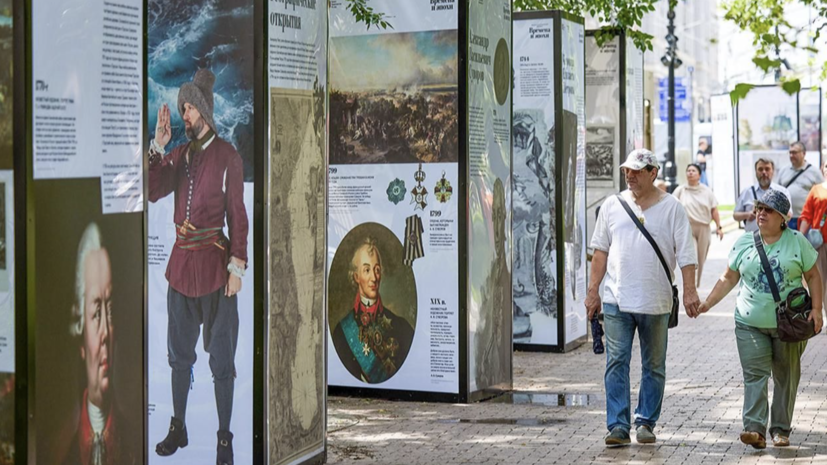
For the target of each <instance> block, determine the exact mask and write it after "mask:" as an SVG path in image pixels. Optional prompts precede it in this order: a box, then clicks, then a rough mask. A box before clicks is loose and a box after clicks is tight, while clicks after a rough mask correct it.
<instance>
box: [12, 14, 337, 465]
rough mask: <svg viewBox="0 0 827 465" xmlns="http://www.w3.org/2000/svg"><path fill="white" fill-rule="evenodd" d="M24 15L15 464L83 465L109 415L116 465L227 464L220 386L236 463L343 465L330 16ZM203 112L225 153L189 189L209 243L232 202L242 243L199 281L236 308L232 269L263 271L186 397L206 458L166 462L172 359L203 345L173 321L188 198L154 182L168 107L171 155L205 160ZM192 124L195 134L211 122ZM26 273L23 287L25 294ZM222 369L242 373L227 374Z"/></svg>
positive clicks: (179, 455)
mask: <svg viewBox="0 0 827 465" xmlns="http://www.w3.org/2000/svg"><path fill="white" fill-rule="evenodd" d="M2 6H3V4H2V3H0V7H2ZM13 6H14V9H13V12H14V28H15V47H14V48H13V50H14V54H15V57H14V65H15V66H14V79H15V82H14V88H15V89H16V90H17V92H15V93H14V96H15V99H14V105H15V108H14V131H15V132H14V157H13V158H14V162H13V167H14V173H15V175H16V178H15V179H14V183H13V185H14V192H13V193H14V196H12V195H11V194H12V191H11V190H7V191H4V190H3V189H10V188H11V186H12V180H11V178H9V179H6V178H5V177H4V176H6V175H9V176H11V174H10V173H11V172H10V171H3V170H8V169H10V168H11V165H12V163H11V157H8V158H9V160H6V159H5V152H4V153H3V155H2V156H0V193H3V195H4V197H3V199H4V200H5V202H6V203H3V201H0V206H2V208H3V212H6V214H5V216H4V218H5V219H6V220H8V219H9V218H11V217H12V213H11V212H12V211H14V217H15V220H16V221H15V222H14V223H13V224H16V225H18V228H16V229H15V230H14V231H13V232H12V229H11V228H10V225H11V224H12V223H8V224H5V223H4V224H5V225H6V226H9V227H6V228H5V229H3V230H0V241H2V240H5V241H12V240H13V242H11V243H10V244H9V247H8V248H7V251H6V253H5V255H3V254H2V253H0V316H3V313H2V312H3V311H4V310H3V309H4V308H5V307H3V305H6V304H7V303H8V302H9V300H8V299H7V298H6V297H5V294H8V293H9V291H10V290H12V289H13V290H14V291H15V292H13V293H12V294H13V295H14V296H16V297H17V298H16V299H14V300H13V302H14V308H15V313H14V315H15V317H14V318H15V326H14V327H15V330H14V331H15V332H14V340H13V344H12V345H13V346H15V347H17V348H18V350H17V351H16V352H15V354H14V357H15V366H14V367H13V369H14V370H15V372H16V374H15V378H14V379H15V381H14V387H15V391H14V394H15V396H14V399H15V421H14V431H13V433H16V434H14V436H13V437H14V439H13V441H14V445H15V448H14V450H15V459H16V463H44V464H46V463H48V464H51V463H64V460H67V458H68V460H69V461H71V460H72V459H71V457H72V456H73V455H74V454H77V453H82V454H85V453H86V452H84V451H83V450H82V449H80V448H79V446H78V440H77V438H78V437H80V436H81V435H84V434H87V433H88V432H89V426H88V425H89V420H88V419H87V417H88V415H89V413H88V412H98V411H100V412H101V413H102V414H103V415H105V416H106V417H107V418H108V420H107V425H110V426H111V425H115V426H114V427H113V428H114V429H112V430H107V431H109V432H110V434H111V436H109V437H111V438H113V440H114V444H115V445H114V446H112V445H109V449H107V454H109V456H110V457H112V456H115V457H116V459H115V461H116V462H117V463H133V462H134V463H148V464H154V463H163V464H189V463H210V462H212V461H214V460H215V454H216V442H217V441H216V431H217V430H218V429H219V426H218V421H217V419H218V415H217V413H218V412H217V407H216V394H215V392H216V389H217V388H215V387H214V386H218V381H219V379H221V380H227V379H232V380H234V381H231V384H230V385H231V386H234V387H233V390H232V391H230V392H231V393H232V395H231V396H230V398H231V402H232V419H231V423H230V430H231V431H232V433H233V434H234V438H233V449H234V455H235V457H234V458H235V461H236V463H255V464H260V463H269V464H282V463H321V462H322V461H324V458H325V439H324V438H325V431H326V413H325V410H326V392H325V385H326V379H325V365H326V351H325V344H324V338H323V334H324V323H325V307H324V298H325V274H324V273H325V253H324V251H325V228H324V224H325V219H324V218H325V188H326V183H325V182H324V179H325V174H326V171H327V170H326V159H325V153H326V152H325V149H326V145H327V138H326V132H327V131H326V123H325V115H326V85H325V84H326V66H327V56H326V54H327V51H326V38H327V4H326V3H324V2H302V3H301V4H295V5H291V7H290V8H285V3H284V2H274V1H271V2H266V3H265V2H253V1H252V0H249V1H246V2H245V1H238V0H232V1H230V0H216V1H206V0H204V1H195V2H186V4H178V3H170V2H165V1H162V0H121V1H118V2H92V1H79V2H72V4H71V5H66V4H65V3H64V2H62V1H60V0H29V1H24V0H15V1H14V5H13ZM0 11H2V8H0ZM0 24H3V22H0ZM216 31H221V32H220V33H217V32H216ZM2 49H5V48H4V47H2V46H0V50H2ZM296 57H300V59H297V58H296ZM288 58H290V59H288ZM3 76H4V75H3V74H2V73H0V78H2V77H3ZM4 84H5V83H4V82H2V81H0V91H2V90H3V89H4V87H3V86H4ZM179 95H180V96H182V97H183V99H182V100H180V101H179ZM4 101H5V99H4ZM185 103H187V104H191V105H194V106H195V107H196V109H197V110H198V111H199V113H200V115H201V117H202V121H204V122H205V124H207V125H208V126H210V128H211V129H213V130H214V132H215V134H216V138H215V139H212V141H211V142H207V143H205V144H204V145H203V154H202V155H196V154H192V155H191V158H190V160H195V161H193V162H192V170H193V171H192V173H195V174H192V178H190V179H195V180H197V181H195V187H194V190H193V192H195V196H193V197H194V198H193V201H192V205H194V207H193V210H194V211H193V215H192V216H191V219H192V222H191V223H190V222H188V223H189V224H190V225H192V228H191V229H194V230H197V229H198V228H199V227H201V228H207V227H208V226H206V225H199V224H196V223H197V222H198V221H199V220H198V219H197V218H199V216H198V215H199V214H200V212H199V208H201V207H199V206H198V205H199V203H198V202H203V203H202V204H200V205H215V204H216V203H218V204H219V205H222V206H223V204H224V203H226V206H223V208H225V209H226V226H225V227H224V228H222V229H223V230H222V231H220V233H216V234H224V236H226V237H225V239H226V241H223V240H222V241H216V242H215V244H207V246H208V247H207V248H206V249H198V248H196V249H195V250H196V252H195V253H199V252H198V251H200V250H209V251H212V252H214V253H217V254H218V255H217V256H218V257H219V259H218V263H219V266H218V267H217V269H212V268H210V267H209V266H207V265H205V266H203V267H199V266H193V265H192V264H191V262H190V263H188V264H186V265H185V266H184V273H186V274H188V275H191V276H195V278H194V279H195V281H196V282H198V281H199V280H202V279H208V277H209V276H208V275H206V274H205V272H209V271H210V270H212V271H213V272H214V274H216V275H217V276H218V280H219V281H218V282H219V285H220V286H221V289H219V291H218V292H221V291H222V290H224V289H225V286H224V284H223V281H221V280H223V279H226V278H224V276H225V275H224V274H223V273H225V270H224V267H226V266H227V263H226V262H224V259H226V260H227V261H229V259H230V253H231V252H230V251H227V250H226V249H227V248H229V249H231V250H232V254H233V255H232V256H233V257H236V258H239V256H242V257H243V256H245V255H246V263H245V264H244V266H243V267H242V268H246V271H245V272H244V276H243V278H242V279H241V288H240V292H239V293H238V294H237V295H235V296H233V297H229V298H227V297H220V298H219V297H218V296H219V294H215V297H216V298H217V299H227V300H220V301H221V302H224V303H222V304H221V305H226V306H224V307H221V310H220V312H222V313H219V314H218V315H219V316H220V315H230V316H229V317H226V318H219V317H217V318H216V320H212V319H210V320H209V321H206V320H207V319H206V318H204V317H203V316H195V317H194V318H196V320H197V321H196V323H195V327H196V328H197V331H199V332H200V336H199V335H198V333H196V336H197V338H198V339H197V343H196V344H195V348H194V350H195V355H196V357H195V362H194V364H193V365H192V368H191V369H190V370H189V372H188V373H185V378H184V381H185V383H184V385H186V384H187V382H188V383H189V389H188V390H187V392H188V402H187V413H186V426H187V432H188V438H189V445H188V446H187V447H186V448H183V449H180V450H178V451H177V452H176V453H175V454H174V455H172V456H170V457H161V456H159V455H158V454H157V453H156V451H155V445H156V443H158V442H160V441H161V440H162V439H164V437H165V436H166V435H167V433H168V431H169V428H170V418H171V417H172V415H173V406H172V393H171V391H172V389H171V373H172V370H171V362H172V360H171V358H172V357H168V342H169V341H170V340H171V339H172V338H174V337H177V338H180V337H183V336H181V334H182V333H181V332H180V330H179V329H178V327H172V326H173V325H170V324H169V318H170V315H173V314H176V315H180V312H179V313H176V311H175V310H174V309H173V308H172V307H170V308H168V297H169V298H171V297H170V296H171V295H172V294H169V293H171V292H172V288H171V287H170V284H169V283H168V281H167V277H168V275H170V276H174V275H175V273H176V271H175V270H173V269H169V270H168V262H169V259H170V258H169V257H170V254H171V253H173V251H174V250H175V248H176V247H181V248H184V246H190V245H192V244H191V243H188V242H185V241H182V242H179V240H181V235H182V234H183V235H184V236H186V234H185V233H186V230H184V232H182V224H175V222H174V218H173V213H174V212H175V211H176V210H177V208H176V202H177V201H178V200H179V199H180V200H184V199H186V198H187V194H186V193H185V192H186V189H185V188H184V187H180V184H175V183H174V182H173V183H170V184H169V187H166V188H159V187H158V186H159V185H160V186H164V185H166V184H164V183H163V182H161V183H160V184H155V185H154V184H152V180H153V179H155V182H156V183H157V182H158V179H166V178H158V177H156V178H153V176H159V175H158V172H157V171H152V170H151V169H150V164H149V159H148V157H147V153H148V151H149V148H150V141H151V140H153V139H155V138H156V127H157V124H158V120H159V115H163V112H162V111H161V110H162V109H163V108H164V105H166V106H167V107H168V108H169V114H170V116H169V118H170V127H171V134H170V141H169V142H168V143H167V144H166V147H165V151H166V153H167V154H168V155H169V154H171V153H176V150H178V152H177V153H181V154H184V153H186V152H185V151H186V150H188V149H187V148H186V147H187V145H186V144H188V143H189V138H190V137H192V136H188V135H187V134H186V131H185V123H184V121H183V119H182V114H181V113H182V106H183V105H184V104H185ZM3 110H4V107H3V106H2V105H0V117H3V116H4V115H5V113H3ZM191 121H195V122H194V123H193V125H192V127H193V128H195V127H196V125H197V124H198V121H197V120H191ZM0 122H2V120H0ZM160 126H161V127H163V126H164V124H161V125H160ZM0 127H3V126H2V124H0ZM0 136H2V132H0ZM0 144H2V141H1V140H0ZM213 144H215V145H213ZM0 147H5V146H4V145H0ZM176 148H177V149H176ZM216 148H217V150H222V152H220V153H222V154H223V155H221V156H224V157H226V160H229V161H227V162H226V163H227V167H226V168H221V170H218V171H215V173H217V175H216V176H214V177H210V176H208V175H207V174H206V173H208V172H209V171H208V170H207V168H204V170H205V171H203V173H204V174H203V176H202V177H198V174H200V173H201V172H199V171H198V168H199V167H200V166H208V164H209V163H212V160H216V158H215V157H218V156H219V155H217V153H219V152H217V151H211V150H212V149H216ZM170 156H171V155H170ZM202 157H203V158H202ZM170 159H171V158H170ZM175 160H176V161H175V163H173V164H172V165H171V166H173V168H175V169H177V170H178V171H171V172H168V173H173V174H174V176H177V178H173V179H178V180H183V181H182V182H183V183H186V179H187V178H183V177H182V176H185V175H186V176H187V177H188V178H189V176H190V171H188V170H189V168H190V165H189V163H188V162H183V161H182V160H185V158H184V156H183V155H182V156H181V158H178V159H175ZM198 160H200V161H198ZM7 162H8V163H7ZM199 163H202V164H203V165H199ZM7 165H8V166H7ZM153 166H157V165H154V164H153ZM185 168H186V170H187V171H186V173H185V172H184V171H185ZM182 173H183V174H182ZM176 182H177V181H176ZM151 186H155V187H154V188H151ZM172 191H176V193H175V194H172ZM199 192H201V193H205V194H203V195H205V196H208V197H209V198H206V199H205V198H199V197H198V196H199V195H200V194H199ZM179 193H181V195H180V196H179V195H178V194H179ZM170 194H171V195H170ZM190 196H192V194H190ZM210 196H211V197H210ZM12 198H14V206H16V207H17V208H14V209H13V206H12V205H11V203H10V202H11V201H12V200H11V199H12ZM210 201H212V203H210ZM230 204H232V206H233V207H232V212H231V211H230V210H231V207H230ZM183 205H185V204H183V203H180V202H178V209H180V210H179V211H181V212H183ZM203 208H207V207H203ZM202 217H203V216H202ZM188 219H189V217H188ZM204 221H207V220H204ZM222 221H223V219H222ZM179 223H180V219H179ZM183 225H184V226H186V223H185V224H183ZM2 231H5V234H6V235H5V236H4V235H3V234H4V233H3V232H2ZM205 234H206V233H205ZM245 236H246V237H245ZM12 244H13V246H12ZM216 244H218V245H221V247H218V249H221V250H224V253H222V252H216V250H217V249H216V248H213V247H212V246H214V245H216ZM244 244H246V247H243V245H244ZM4 245H5V244H4ZM13 254H15V255H16V256H17V257H18V258H19V259H18V260H14V258H13V257H14V255H13ZM193 256H194V255H193ZM200 256H201V257H204V255H200ZM12 263H13V264H14V266H13V267H12V265H11V264H12ZM202 263H206V261H203V262H202ZM212 263H215V260H213V262H212ZM12 270H13V271H14V274H16V275H17V276H20V277H21V279H18V280H16V281H15V280H13V279H12V278H11V271H12ZM168 271H169V273H168ZM178 272H180V270H179V271H178ZM205 276H207V278H205ZM4 283H7V284H9V285H8V286H6V284H4ZM182 292H183V291H182ZM210 295H211V294H210ZM196 297H197V296H196ZM233 307H236V308H237V315H238V319H237V323H235V322H234V321H233V315H234V313H233V312H234V310H233ZM175 308H180V307H175ZM205 308H206V306H202V307H199V310H197V312H198V313H197V314H196V315H205V314H206V313H201V312H205ZM227 312H229V313H227ZM202 320H204V321H202ZM219 320H220V322H219ZM0 321H5V320H2V319H0ZM202 323H203V325H202ZM207 326H210V332H209V334H210V337H206V336H207V332H208V328H207ZM227 334H229V335H230V336H229V337H228V336H227ZM0 337H4V334H3V333H0ZM217 338H224V339H222V340H224V341H231V344H232V346H229V345H227V346H224V348H225V350H224V351H223V352H222V351H221V350H220V349H219V348H218V347H216V346H215V345H214V344H211V343H210V341H213V342H214V341H215V340H217ZM178 340H179V341H180V339H178ZM234 340H236V341H237V342H232V341H234ZM0 342H2V340H0ZM208 349H209V352H208ZM185 352H186V351H185ZM4 353H5V351H4V352H0V361H2V357H3V355H4ZM221 354H223V356H224V358H223V359H219V358H220V356H221ZM228 354H229V355H228ZM222 360H223V361H222ZM214 364H215V366H222V367H224V371H220V372H215V371H213V370H214V369H216V368H214ZM227 367H229V368H227ZM3 371H7V370H6V367H5V366H4V365H0V372H3ZM179 372H181V370H179ZM214 376H215V380H214ZM180 379H181V378H179V381H180ZM214 381H215V382H214ZM176 385H177V386H180V385H181V383H178V384H176ZM224 385H225V386H226V384H224ZM224 392H226V391H224ZM5 399H6V397H5V396H3V397H0V406H3V405H5V404H4V402H5ZM224 399H226V397H224ZM223 405H227V404H226V403H225V404H223ZM93 407H94V408H93ZM6 424H7V423H6V422H4V421H3V420H0V425H3V426H4V427H5V425H6ZM110 426H107V428H109V427H110ZM8 437H11V434H9V432H8V431H2V432H0V438H8Z"/></svg>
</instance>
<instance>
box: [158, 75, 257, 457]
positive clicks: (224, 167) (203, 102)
mask: <svg viewBox="0 0 827 465" xmlns="http://www.w3.org/2000/svg"><path fill="white" fill-rule="evenodd" d="M214 83H215V76H214V75H213V73H212V72H210V71H209V70H206V69H199V70H198V72H196V73H195V78H194V79H193V81H192V82H187V83H185V84H184V85H182V86H181V88H180V90H179V93H178V111H179V113H180V114H181V117H182V119H183V120H184V125H185V129H186V134H187V138H188V139H189V141H188V142H187V143H185V144H182V145H180V146H178V147H175V148H174V149H172V150H171V151H170V152H169V153H166V151H165V149H164V148H165V147H166V145H167V144H168V143H169V141H170V139H171V138H172V132H171V127H170V111H169V107H168V106H167V105H164V106H163V107H161V108H160V109H159V110H158V123H157V126H156V129H155V139H154V140H153V141H152V142H151V146H150V151H149V200H150V202H157V201H158V200H159V199H161V198H163V197H166V196H167V195H169V194H171V193H175V213H174V216H173V220H174V223H175V229H176V241H175V245H174V247H173V249H172V252H171V254H170V257H169V265H168V267H167V273H166V277H167V281H168V282H169V290H168V293H167V310H168V315H169V326H168V332H167V350H168V356H169V365H170V367H171V368H172V403H173V410H174V412H173V416H172V419H171V421H170V427H169V433H168V434H167V437H166V438H165V439H164V440H163V441H161V442H160V443H158V444H157V446H156V448H155V451H156V452H157V453H158V455H161V456H168V455H172V454H174V453H175V452H176V451H177V450H178V449H179V448H182V447H185V446H187V444H188V437H187V426H186V411H187V395H188V394H189V390H190V387H191V373H192V366H193V364H194V363H195V357H196V355H195V345H196V343H197V342H198V336H199V333H200V332H201V331H202V326H203V333H204V350H205V351H206V352H207V353H209V354H210V369H211V370H212V375H213V381H214V388H215V402H216V407H217V410H218V446H217V458H216V464H217V465H232V464H233V445H232V440H233V434H232V433H231V432H230V418H231V417H232V410H233V386H234V381H235V376H236V372H235V352H236V346H237V343H238V297H237V294H238V292H239V291H240V290H241V278H242V277H243V276H244V272H245V269H246V263H247V232H248V227H249V226H248V220H247V213H246V210H245V208H244V173H243V171H244V170H243V163H242V160H241V156H240V155H239V154H238V152H237V151H236V150H235V148H234V147H233V146H232V145H231V144H230V143H228V142H226V141H224V140H222V139H221V138H219V137H218V135H217V131H216V128H215V122H214V121H213V107H214V104H213V100H214V99H213V84H214ZM225 224H226V226H227V232H228V234H227V235H226V236H225V234H224V226H225Z"/></svg>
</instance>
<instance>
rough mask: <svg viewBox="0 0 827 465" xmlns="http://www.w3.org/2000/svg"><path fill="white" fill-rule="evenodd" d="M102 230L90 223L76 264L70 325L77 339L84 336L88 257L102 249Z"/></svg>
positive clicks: (82, 240)
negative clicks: (84, 301) (73, 301)
mask: <svg viewBox="0 0 827 465" xmlns="http://www.w3.org/2000/svg"><path fill="white" fill-rule="evenodd" d="M102 248H103V246H102V240H101V232H100V228H99V227H98V225H97V224H95V223H89V225H88V226H86V230H84V231H83V236H81V238H80V244H79V245H78V258H77V262H76V263H75V303H74V304H73V305H72V319H71V323H70V324H69V334H71V335H72V336H75V337H80V336H82V335H83V329H84V322H83V321H84V318H83V308H84V305H83V300H84V298H85V297H86V279H85V276H84V274H85V272H86V267H85V263H86V257H87V256H88V255H89V253H90V252H94V251H95V250H100V249H102Z"/></svg>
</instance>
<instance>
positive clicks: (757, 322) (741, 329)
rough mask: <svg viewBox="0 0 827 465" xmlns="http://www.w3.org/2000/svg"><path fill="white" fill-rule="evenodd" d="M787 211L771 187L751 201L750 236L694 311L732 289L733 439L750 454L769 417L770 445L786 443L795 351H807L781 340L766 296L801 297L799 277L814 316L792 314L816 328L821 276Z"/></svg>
mask: <svg viewBox="0 0 827 465" xmlns="http://www.w3.org/2000/svg"><path fill="white" fill-rule="evenodd" d="M789 211H790V201H789V200H788V199H787V196H786V195H784V194H783V193H781V192H779V191H776V190H772V189H770V190H769V191H767V192H766V193H765V194H764V196H763V197H761V199H760V200H758V201H756V202H755V213H756V215H757V222H758V231H756V232H755V234H754V235H753V234H751V233H746V234H744V235H743V236H741V237H740V238H739V239H738V241H737V242H736V243H735V246H734V247H733V248H732V251H731V252H730V254H729V267H728V268H727V270H726V272H725V273H724V274H723V275H722V276H721V278H720V279H719V280H718V283H717V284H715V288H714V289H712V292H711V293H710V294H709V297H707V298H706V300H705V301H704V302H703V303H702V304H701V308H700V311H701V312H706V311H708V310H709V309H710V308H712V307H713V306H715V304H717V303H718V302H720V301H721V299H723V298H724V296H726V295H727V294H728V293H729V292H730V291H731V290H732V288H733V287H735V285H736V284H739V292H738V300H737V303H736V308H735V337H736V340H737V344H738V356H739V358H740V360H741V369H742V370H743V372H744V410H743V422H744V431H743V432H742V433H741V442H743V443H744V444H748V445H751V446H752V447H754V448H756V449H763V448H765V447H766V445H767V444H766V439H765V438H766V432H767V424H768V421H769V420H771V423H770V424H769V432H770V434H771V435H772V442H773V445H774V446H776V447H784V446H789V445H790V431H791V430H792V426H791V425H792V417H793V409H794V407H795V397H796V391H797V390H798V382H799V380H800V378H801V354H802V353H803V352H804V348H805V347H806V346H807V342H806V340H804V341H802V342H783V341H782V340H781V337H780V336H779V330H778V322H777V319H778V318H781V317H780V316H779V315H777V313H776V308H777V306H778V304H777V303H776V298H775V297H774V295H773V294H778V295H779V298H778V299H777V300H778V301H781V302H785V300H786V299H787V296H788V295H789V294H790V293H791V292H792V291H793V290H796V293H795V294H797V293H799V292H801V290H800V288H801V285H802V281H801V279H802V277H803V278H804V279H805V280H806V281H807V285H808V286H809V288H810V291H811V292H812V294H813V295H812V308H815V309H818V311H814V312H810V313H809V314H808V315H806V316H805V315H804V314H801V315H798V316H799V317H800V319H802V322H803V323H804V325H805V326H810V327H811V328H812V330H813V332H815V333H818V332H819V331H821V325H822V320H821V312H820V309H821V303H822V296H823V294H822V287H821V276H820V275H819V272H818V268H817V267H816V266H815V263H816V251H815V249H813V246H812V245H810V243H809V242H808V241H807V239H805V237H804V236H803V235H802V234H801V233H799V232H798V231H793V230H790V229H788V228H787V224H786V223H787V221H788V220H789V218H788V217H787V212H789ZM781 212H784V213H781ZM762 252H763V254H764V257H762ZM762 262H763V263H762ZM765 270H771V272H770V273H767V272H766V271H765ZM773 288H775V289H773ZM782 305H783V306H786V305H787V304H786V303H782ZM770 375H772V378H773V385H774V389H773V396H772V407H771V408H770V409H769V411H768V405H767V404H768V395H767V382H768V380H769V377H770ZM769 417H771V418H769Z"/></svg>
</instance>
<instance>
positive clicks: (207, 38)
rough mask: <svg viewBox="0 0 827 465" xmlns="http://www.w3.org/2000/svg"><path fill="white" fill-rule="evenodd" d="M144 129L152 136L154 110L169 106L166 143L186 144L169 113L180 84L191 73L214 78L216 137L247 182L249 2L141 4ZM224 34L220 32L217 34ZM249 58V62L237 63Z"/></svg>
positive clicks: (250, 109) (249, 175)
mask: <svg viewBox="0 0 827 465" xmlns="http://www.w3.org/2000/svg"><path fill="white" fill-rule="evenodd" d="M147 17H148V20H147V27H148V32H147V36H148V43H147V85H148V87H149V88H148V92H147V95H148V98H149V102H148V104H147V108H149V112H148V113H147V116H148V120H149V122H148V127H149V128H150V132H151V133H152V132H154V131H153V129H154V128H155V125H156V122H157V114H156V112H157V109H158V108H160V107H161V106H162V105H163V104H165V103H166V104H170V105H172V107H171V108H172V110H173V111H172V115H171V116H172V121H171V125H172V140H171V141H170V143H169V145H168V146H169V147H177V146H178V145H180V144H182V143H185V142H186V141H187V140H188V139H187V136H186V134H185V131H184V122H183V120H182V119H181V116H180V115H179V114H178V112H177V111H176V110H175V108H174V104H175V102H177V100H178V90H179V88H180V87H181V85H182V84H184V83H186V82H189V81H192V79H193V75H194V73H195V70H197V69H201V68H205V69H209V70H211V71H212V72H213V73H214V74H215V85H214V88H213V91H214V93H215V109H214V115H215V126H216V131H217V132H218V136H219V137H220V138H221V139H224V140H225V141H227V142H229V143H230V144H232V145H233V147H235V149H236V150H237V151H238V153H239V154H240V155H241V158H242V160H243V161H244V181H245V182H251V181H252V180H253V60H252V53H250V52H247V51H251V50H252V49H253V34H251V33H241V31H245V30H248V29H249V28H250V24H251V21H252V17H253V4H252V3H251V2H250V1H249V0H210V1H181V2H163V1H159V0H150V1H149V2H148V5H147ZM222 31H224V32H222ZM247 55H249V57H250V59H247V60H245V59H240V57H244V56H247Z"/></svg>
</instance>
